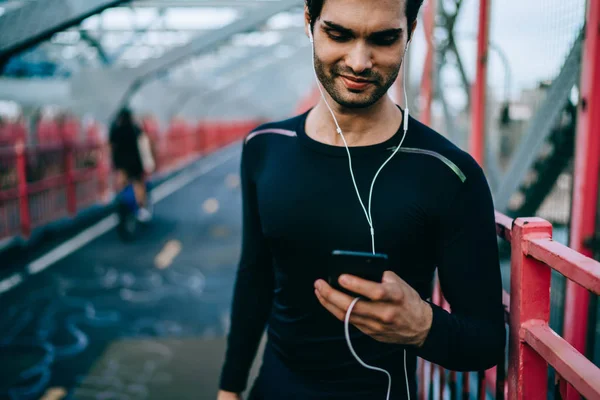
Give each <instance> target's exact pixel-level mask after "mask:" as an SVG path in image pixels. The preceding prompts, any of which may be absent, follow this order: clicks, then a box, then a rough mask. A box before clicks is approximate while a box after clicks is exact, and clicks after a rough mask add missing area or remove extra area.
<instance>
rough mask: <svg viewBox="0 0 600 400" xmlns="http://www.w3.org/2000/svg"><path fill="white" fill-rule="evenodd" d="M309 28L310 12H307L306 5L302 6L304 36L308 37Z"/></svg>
mask: <svg viewBox="0 0 600 400" xmlns="http://www.w3.org/2000/svg"><path fill="white" fill-rule="evenodd" d="M310 30H311V27H310V14H309V13H308V7H307V6H304V33H305V34H306V37H308V38H310V35H309V32H310Z"/></svg>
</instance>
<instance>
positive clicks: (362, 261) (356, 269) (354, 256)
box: [327, 250, 388, 297]
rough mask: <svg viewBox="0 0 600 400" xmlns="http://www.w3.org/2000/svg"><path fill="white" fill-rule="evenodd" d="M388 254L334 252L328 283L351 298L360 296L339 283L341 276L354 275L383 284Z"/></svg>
mask: <svg viewBox="0 0 600 400" xmlns="http://www.w3.org/2000/svg"><path fill="white" fill-rule="evenodd" d="M387 260H388V257H387V255H386V254H381V253H377V254H373V253H366V252H360V251H347V250H334V251H333V252H332V253H331V262H330V264H329V271H328V277H327V280H328V283H329V285H330V286H331V287H333V288H334V289H336V290H339V291H341V292H343V293H346V294H348V295H350V296H354V297H356V296H358V294H356V293H353V292H351V291H349V290H347V289H344V288H343V287H341V286H340V284H339V283H338V279H339V277H340V275H343V274H348V275H354V276H357V277H359V278H362V279H366V280H370V281H373V282H377V283H381V281H382V279H383V273H384V272H385V271H386V270H387Z"/></svg>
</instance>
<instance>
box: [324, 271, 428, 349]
mask: <svg viewBox="0 0 600 400" xmlns="http://www.w3.org/2000/svg"><path fill="white" fill-rule="evenodd" d="M339 282H340V285H342V286H343V287H344V288H346V289H348V290H351V291H352V292H354V293H358V294H360V295H361V296H363V297H365V298H367V299H370V300H371V301H359V302H358V303H356V305H355V306H354V308H353V309H352V314H351V315H350V323H351V324H352V325H354V326H355V327H357V328H358V329H360V330H361V331H362V332H363V333H365V334H367V335H369V336H371V337H372V338H373V339H375V340H377V341H380V342H384V343H396V344H404V345H415V346H417V347H420V346H421V345H422V344H423V343H424V342H425V339H426V338H427V334H428V333H429V329H430V328H431V321H432V318H433V311H432V309H431V306H430V305H429V304H427V303H426V302H425V301H423V300H422V299H421V296H419V294H418V293H417V291H416V290H414V289H413V288H412V287H410V286H409V285H408V284H407V283H406V282H405V281H403V280H402V279H401V278H400V277H399V276H398V275H396V274H394V273H393V272H391V271H386V272H385V273H384V274H383V281H382V283H376V282H372V281H368V280H365V279H362V278H358V277H356V276H352V275H342V276H340V279H339ZM315 294H316V295H317V298H318V299H319V302H321V304H322V305H323V307H325V308H326V309H327V310H328V311H329V312H330V313H332V314H333V315H334V316H335V317H336V318H337V319H339V320H340V321H344V319H345V317H346V311H347V310H348V307H349V306H350V303H352V301H353V300H354V299H353V298H352V297H350V296H347V295H346V294H344V293H342V292H340V291H338V290H335V289H333V288H332V287H331V286H329V285H328V284H327V282H325V281H323V280H321V279H319V280H317V281H316V282H315Z"/></svg>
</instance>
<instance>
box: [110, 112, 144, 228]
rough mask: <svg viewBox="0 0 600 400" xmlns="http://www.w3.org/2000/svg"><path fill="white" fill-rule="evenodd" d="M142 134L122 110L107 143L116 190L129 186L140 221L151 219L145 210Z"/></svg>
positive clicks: (128, 115) (129, 116) (130, 116)
mask: <svg viewBox="0 0 600 400" xmlns="http://www.w3.org/2000/svg"><path fill="white" fill-rule="evenodd" d="M143 134H144V133H143V132H142V130H141V129H140V128H139V127H138V126H137V125H136V123H135V121H134V119H133V115H132V113H131V110H129V109H128V108H123V109H122V110H120V111H119V113H118V114H117V117H116V118H115V121H114V123H113V125H112V126H111V129H110V134H109V142H110V149H111V154H112V161H113V166H114V168H115V170H116V172H117V177H116V178H117V179H116V180H117V182H116V184H117V188H118V190H122V189H123V188H124V187H125V186H126V185H128V184H131V185H132V187H133V192H134V195H135V199H136V201H137V203H138V205H139V208H138V212H137V217H138V219H139V220H140V221H148V220H150V218H151V214H150V211H149V210H148V208H147V205H148V194H147V193H146V184H145V182H144V174H145V173H144V165H143V162H142V154H141V152H140V148H139V138H140V136H142V135H143Z"/></svg>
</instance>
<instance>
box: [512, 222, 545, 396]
mask: <svg viewBox="0 0 600 400" xmlns="http://www.w3.org/2000/svg"><path fill="white" fill-rule="evenodd" d="M551 237H552V225H551V224H550V223H549V222H547V221H544V220H543V219H541V218H519V219H516V220H515V221H514V225H513V229H512V241H511V273H510V336H509V365H508V398H509V400H545V399H546V398H547V391H548V366H547V364H546V361H545V360H544V359H543V358H542V357H541V356H540V355H539V354H537V353H536V352H535V351H534V350H533V349H532V348H530V347H529V346H528V345H527V344H526V343H525V342H524V341H523V337H522V335H521V327H522V326H523V324H524V323H526V322H527V321H531V320H542V321H545V322H546V323H548V320H549V318H550V279H551V274H550V272H551V271H550V268H549V267H548V266H546V265H543V264H541V263H540V262H538V261H536V260H534V259H533V258H529V257H527V256H525V253H524V250H526V248H527V243H528V239H532V238H551Z"/></svg>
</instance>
